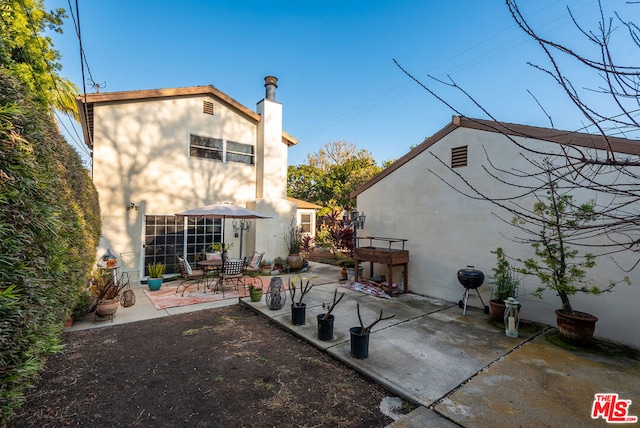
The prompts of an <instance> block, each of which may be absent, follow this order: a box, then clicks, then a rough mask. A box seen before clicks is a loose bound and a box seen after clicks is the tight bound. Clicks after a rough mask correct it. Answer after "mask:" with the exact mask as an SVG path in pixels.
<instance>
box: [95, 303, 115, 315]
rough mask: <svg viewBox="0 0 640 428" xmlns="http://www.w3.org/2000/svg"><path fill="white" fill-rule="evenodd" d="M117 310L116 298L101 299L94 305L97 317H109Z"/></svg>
mask: <svg viewBox="0 0 640 428" xmlns="http://www.w3.org/2000/svg"><path fill="white" fill-rule="evenodd" d="M117 310H118V299H117V298H115V299H110V300H103V301H102V302H100V303H99V304H98V306H96V316H97V317H99V318H111V317H112V316H113V314H115V313H116V311H117Z"/></svg>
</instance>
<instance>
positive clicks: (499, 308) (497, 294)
mask: <svg viewBox="0 0 640 428" xmlns="http://www.w3.org/2000/svg"><path fill="white" fill-rule="evenodd" d="M491 253H493V254H495V255H496V258H497V260H498V261H497V263H496V265H495V266H494V267H493V268H492V269H491V271H492V272H493V277H491V281H490V282H489V284H492V285H493V289H492V292H491V293H492V298H491V300H489V307H490V309H491V316H493V318H495V319H498V320H500V321H503V320H504V310H505V308H506V305H505V304H504V301H505V300H507V299H508V298H509V297H513V298H514V299H515V298H516V296H517V294H518V287H519V286H520V280H519V278H518V277H517V271H516V269H515V268H514V267H513V266H511V264H510V263H509V261H508V260H507V258H506V256H505V254H504V250H503V249H502V248H500V247H498V248H496V250H495V251H492V252H491ZM521 306H522V305H518V311H520V307H521Z"/></svg>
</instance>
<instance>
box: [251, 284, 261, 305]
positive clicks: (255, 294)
mask: <svg viewBox="0 0 640 428" xmlns="http://www.w3.org/2000/svg"><path fill="white" fill-rule="evenodd" d="M249 297H250V298H251V301H252V302H259V301H260V300H261V299H262V286H261V285H255V284H251V285H250V286H249Z"/></svg>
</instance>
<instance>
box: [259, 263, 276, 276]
mask: <svg viewBox="0 0 640 428" xmlns="http://www.w3.org/2000/svg"><path fill="white" fill-rule="evenodd" d="M272 270H273V269H272V267H271V261H269V260H262V261H261V262H260V272H262V273H267V274H270V273H271V271H272Z"/></svg>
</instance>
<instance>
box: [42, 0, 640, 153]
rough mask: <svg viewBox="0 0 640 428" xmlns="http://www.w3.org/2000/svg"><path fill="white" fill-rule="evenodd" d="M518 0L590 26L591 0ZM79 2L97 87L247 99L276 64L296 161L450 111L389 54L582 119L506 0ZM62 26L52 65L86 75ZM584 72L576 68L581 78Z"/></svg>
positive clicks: (485, 96)
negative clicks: (213, 92)
mask: <svg viewBox="0 0 640 428" xmlns="http://www.w3.org/2000/svg"><path fill="white" fill-rule="evenodd" d="M70 3H71V4H72V5H74V6H75V2H70ZM520 3H521V4H520V7H521V10H522V11H523V13H524V14H525V16H527V17H529V19H530V22H531V24H532V25H533V26H534V28H536V29H537V30H540V31H541V32H542V33H543V34H545V35H547V36H549V37H552V38H553V37H555V38H556V39H559V40H562V41H568V42H575V41H577V40H580V36H579V34H578V33H577V30H576V29H575V28H574V26H573V24H572V23H571V21H570V18H569V16H568V14H567V12H566V7H567V6H570V7H571V8H572V10H573V11H574V13H575V15H576V17H577V18H578V19H579V21H580V22H581V23H582V24H584V25H585V26H586V27H588V28H597V24H598V18H599V14H598V9H597V2H596V1H594V0H535V1H534V0H522V1H521V2H520ZM602 4H603V6H604V8H605V11H606V12H611V11H614V10H616V11H618V12H619V13H620V14H621V15H623V16H625V15H626V16H630V17H631V15H634V16H638V8H639V6H638V5H629V4H626V1H625V0H602ZM79 6H80V24H81V33H82V43H83V48H84V51H85V54H86V56H87V61H88V64H89V70H90V72H91V76H92V77H93V81H94V82H96V83H99V84H100V85H101V86H104V84H106V86H104V89H102V92H105V91H106V92H111V91H125V90H138V89H155V88H172V87H185V86H197V85H214V86H215V87H217V88H218V89H220V90H221V91H223V92H225V93H226V94H228V95H229V96H231V97H233V98H235V99H236V100H238V101H239V102H241V103H242V104H244V105H245V106H247V107H249V108H251V109H255V106H256V103H257V102H258V101H259V100H260V99H262V98H263V97H264V93H265V92H264V87H263V84H264V80H263V78H264V76H267V75H274V76H276V77H278V79H279V82H278V90H277V94H276V97H277V100H278V101H279V102H281V103H282V104H283V110H284V119H283V120H284V124H283V125H284V129H285V130H286V131H287V132H289V133H290V134H292V135H293V136H295V137H296V138H297V139H298V140H299V144H298V146H296V147H294V148H291V149H290V151H289V164H292V165H298V164H301V163H304V162H305V161H306V158H307V154H308V153H314V152H317V151H318V149H320V148H321V147H322V146H323V145H325V144H327V143H330V142H332V141H337V140H346V141H348V142H349V143H353V144H355V145H356V146H357V147H358V148H362V149H367V150H369V151H370V152H371V153H372V154H373V156H374V158H375V159H376V161H378V162H379V163H381V162H382V161H384V160H389V159H396V158H398V157H400V156H402V155H403V154H405V153H406V152H407V151H408V150H409V149H410V147H411V146H412V145H417V144H419V143H421V142H422V141H423V140H424V138H425V137H427V136H429V135H431V134H433V133H435V132H437V131H438V130H439V129H441V128H442V127H444V126H445V125H447V124H448V123H449V122H450V121H451V116H452V114H454V113H453V112H452V111H451V110H450V109H449V108H447V107H446V106H444V105H443V104H442V103H440V102H439V101H437V100H436V99H435V98H433V97H432V96H431V95H429V94H428V93H427V92H425V90H424V89H422V88H420V87H419V86H418V85H417V84H416V83H415V82H413V81H411V80H410V79H409V78H408V77H407V76H406V75H405V74H403V73H402V72H401V70H400V69H399V68H398V67H397V66H396V65H395V64H394V62H393V60H394V59H395V60H397V61H398V62H399V63H400V64H401V65H402V66H403V67H404V68H405V69H407V70H408V71H409V72H411V73H412V74H414V75H415V76H416V77H418V78H420V79H422V80H423V81H424V82H428V83H429V85H430V87H432V88H434V89H436V90H438V91H439V92H440V93H441V94H442V95H443V96H444V98H445V99H447V100H448V101H450V102H451V103H453V104H454V105H455V106H456V107H457V108H459V109H460V110H461V111H462V112H463V113H464V114H465V115H467V116H471V117H480V118H485V117H486V116H485V115H484V114H483V113H482V112H480V111H479V110H478V109H477V108H476V107H474V106H473V105H472V103H470V102H469V101H468V100H465V99H464V97H462V96H461V95H460V94H459V93H456V92H455V91H451V90H448V89H447V88H446V87H444V86H442V85H437V84H435V83H434V82H433V81H431V82H430V81H429V79H428V78H427V77H426V76H427V75H432V76H434V77H437V78H440V79H447V78H448V76H449V77H451V78H453V79H455V80H456V82H457V83H458V84H460V85H461V86H462V87H464V88H465V90H467V91H468V92H469V93H471V94H472V95H473V96H474V97H476V98H477V99H478V100H479V101H480V102H482V103H483V105H484V106H485V107H486V108H487V109H488V110H489V111H490V112H491V113H492V114H493V115H495V116H496V117H497V118H498V119H499V120H501V121H505V122H513V123H523V124H529V125H537V126H549V122H548V120H547V118H546V116H545V115H544V113H542V111H541V110H540V109H539V108H538V107H537V104H536V102H535V101H534V100H533V98H532V97H531V95H529V94H528V93H527V89H528V90H530V91H531V92H533V93H534V94H535V95H536V97H537V98H538V100H539V101H540V102H541V103H542V104H543V105H544V107H545V109H546V110H547V111H548V112H549V113H550V114H551V115H552V116H553V119H554V124H555V126H556V127H557V128H560V129H568V130H576V129H579V128H580V127H581V126H582V124H583V119H582V118H581V117H580V115H579V114H578V113H577V112H576V111H575V109H573V108H571V106H570V105H569V104H567V102H566V100H565V99H564V98H563V97H562V93H561V91H560V89H559V87H558V86H557V85H555V84H554V83H553V82H552V81H551V80H550V78H549V77H548V76H545V75H544V73H542V72H540V71H536V70H534V69H532V67H530V66H528V65H527V61H532V62H536V63H539V64H541V65H545V66H546V65H547V63H546V62H545V61H544V57H543V56H542V55H541V51H540V49H539V48H538V47H537V45H536V44H535V42H534V41H533V40H531V39H529V38H528V37H527V36H526V35H524V34H523V32H522V31H521V30H520V29H519V28H517V26H516V25H515V23H514V21H513V19H512V18H511V15H510V13H509V10H508V8H507V7H506V5H505V4H504V1H502V0H483V1H478V0H459V1H456V2H451V1H447V0H429V1H427V0H403V1H375V0H339V1H334V0H325V1H311V0H296V1H283V0H272V1H268V2H266V1H260V2H258V1H249V0H234V1H229V0H228V1H217V0H209V1H204V0H202V1H188V0H185V1H182V2H173V1H172V2H169V1H164V0H156V1H150V0H146V1H145V0H140V1H135V2H132V1H130V0H110V1H108V2H102V1H100V2H98V1H87V2H82V1H81V2H79ZM45 7H46V8H47V9H52V8H57V7H64V8H65V9H68V7H69V1H67V0H45ZM63 29H64V34H63V35H57V34H56V35H53V36H52V38H53V40H54V44H55V47H56V49H57V50H58V51H59V52H60V53H61V55H62V60H61V63H62V65H63V69H62V71H61V74H62V75H63V76H65V77H67V78H69V79H71V80H72V81H73V82H75V83H76V84H77V85H78V86H79V87H80V88H82V77H81V69H80V61H79V47H78V37H77V35H76V34H75V30H74V27H73V22H72V21H71V20H70V19H67V21H66V23H65V26H64V28H63ZM577 46H579V47H584V49H585V50H586V49H588V46H586V45H583V44H581V43H579V44H578V45H577ZM636 63H637V61H636ZM565 66H566V67H567V70H572V69H574V68H575V64H573V63H571V62H567V63H566V64H565ZM85 73H87V72H86V71H85ZM580 73H581V72H580V69H579V68H575V75H576V76H577V78H578V79H580V77H581V75H580ZM85 77H86V79H89V75H88V73H87V74H86V76H85ZM94 91H95V90H94V89H93V88H92V87H91V86H89V85H87V92H94ZM67 127H69V124H68V123H67ZM65 133H66V132H65ZM80 135H81V134H80ZM68 138H69V139H70V140H76V141H77V140H78V137H77V136H75V134H73V135H71V136H70V137H68ZM76 141H70V142H71V144H72V145H74V146H77V142H76Z"/></svg>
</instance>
